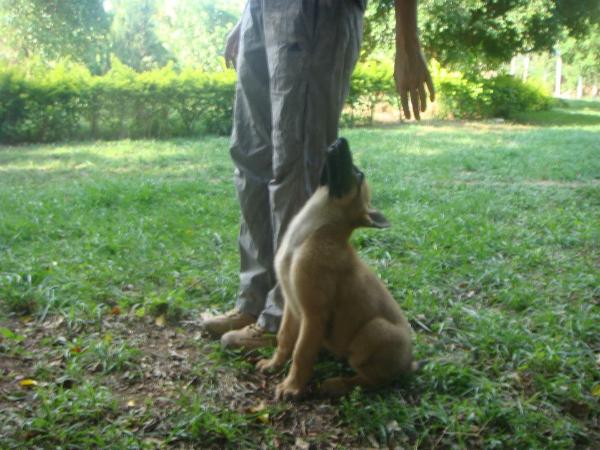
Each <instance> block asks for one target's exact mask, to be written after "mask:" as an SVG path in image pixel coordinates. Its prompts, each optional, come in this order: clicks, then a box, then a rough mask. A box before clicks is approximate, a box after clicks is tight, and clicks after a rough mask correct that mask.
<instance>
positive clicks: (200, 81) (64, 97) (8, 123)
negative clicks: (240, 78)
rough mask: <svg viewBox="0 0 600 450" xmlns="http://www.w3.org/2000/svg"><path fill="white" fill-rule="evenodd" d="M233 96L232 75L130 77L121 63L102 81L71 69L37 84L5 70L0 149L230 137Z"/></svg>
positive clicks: (0, 85) (165, 72) (166, 71)
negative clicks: (30, 144) (72, 142)
mask: <svg viewBox="0 0 600 450" xmlns="http://www.w3.org/2000/svg"><path fill="white" fill-rule="evenodd" d="M234 92H235V74H234V73H231V72H225V73H205V72H200V71H192V70H188V71H183V72H181V73H176V72H175V71H174V70H173V69H172V68H171V67H166V68H163V69H160V70H155V71H151V72H144V73H136V72H134V71H133V70H131V69H129V68H127V67H124V66H122V65H119V64H117V65H115V66H113V69H112V70H111V71H110V72H108V73H107V74H106V75H104V76H102V77H93V76H90V75H89V73H87V72H86V71H84V70H81V69H79V68H78V67H76V66H75V67H70V68H66V67H59V68H57V69H55V70H53V71H50V72H48V73H47V74H44V75H40V76H36V77H25V76H23V75H22V74H20V73H19V72H18V71H15V70H12V71H3V72H0V142H4V143H15V142H49V141H59V140H65V139H86V138H93V139H121V138H142V137H144V138H148V137H156V138H166V137H173V136H189V135H192V134H197V133H200V132H209V133H220V134H223V133H228V132H229V127H230V123H231V116H232V108H233V97H234Z"/></svg>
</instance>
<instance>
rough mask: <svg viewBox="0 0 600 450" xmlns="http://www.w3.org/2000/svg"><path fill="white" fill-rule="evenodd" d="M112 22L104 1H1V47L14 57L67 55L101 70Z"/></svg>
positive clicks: (51, 57) (61, 56)
mask: <svg viewBox="0 0 600 450" xmlns="http://www.w3.org/2000/svg"><path fill="white" fill-rule="evenodd" d="M110 24H111V21H110V17H109V15H108V14H107V13H106V11H105V10H104V7H103V1H102V0H0V26H1V27H2V30H3V31H2V34H3V37H2V46H3V47H5V48H6V47H7V48H10V49H11V50H12V54H13V56H14V57H15V58H24V57H25V58H26V57H30V56H32V55H39V56H41V57H42V58H44V59H46V60H54V59H59V58H65V57H68V58H71V59H73V60H76V61H80V62H83V63H84V64H86V65H87V66H88V67H89V68H90V69H92V70H94V71H99V70H101V68H102V66H103V65H105V63H106V60H107V48H108V33H109V29H110Z"/></svg>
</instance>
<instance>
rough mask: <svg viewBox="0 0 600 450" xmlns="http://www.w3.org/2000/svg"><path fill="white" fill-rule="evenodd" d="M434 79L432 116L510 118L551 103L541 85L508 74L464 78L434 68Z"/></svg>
mask: <svg viewBox="0 0 600 450" xmlns="http://www.w3.org/2000/svg"><path fill="white" fill-rule="evenodd" d="M434 76H435V85H436V90H437V92H438V94H439V95H438V99H439V100H438V102H437V105H436V115H437V116H438V117H442V118H457V119H484V118H490V117H502V118H505V119H510V118H512V117H513V116H514V114H515V113H518V112H523V111H540V110H544V109H548V108H549V107H550V106H552V103H553V99H552V97H550V95H549V94H548V93H547V92H546V90H545V89H544V88H543V87H542V86H539V85H536V84H533V83H530V82H527V83H525V82H523V81H521V80H520V79H518V78H514V77H512V76H510V75H504V74H502V75H497V76H494V77H491V78H482V77H476V78H474V79H467V78H465V77H464V76H463V75H461V74H459V73H456V72H447V71H444V70H441V69H439V67H434Z"/></svg>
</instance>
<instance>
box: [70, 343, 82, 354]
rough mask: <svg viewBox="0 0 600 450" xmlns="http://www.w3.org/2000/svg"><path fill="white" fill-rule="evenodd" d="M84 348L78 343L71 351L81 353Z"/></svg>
mask: <svg viewBox="0 0 600 450" xmlns="http://www.w3.org/2000/svg"><path fill="white" fill-rule="evenodd" d="M82 351H83V350H82V348H81V347H80V346H79V345H76V346H75V347H73V348H71V353H81V352H82Z"/></svg>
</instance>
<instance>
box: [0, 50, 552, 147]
mask: <svg viewBox="0 0 600 450" xmlns="http://www.w3.org/2000/svg"><path fill="white" fill-rule="evenodd" d="M434 82H435V84H436V88H437V96H438V99H439V100H438V102H437V105H436V108H435V110H436V111H437V114H438V115H440V116H442V117H457V118H484V117H495V116H499V117H509V118H510V116H511V115H512V114H513V113H514V112H517V111H523V110H531V109H544V108H547V107H548V106H549V105H550V98H549V97H548V96H547V95H546V94H544V93H543V92H542V91H541V90H540V89H538V88H537V87H535V86H532V85H529V84H525V83H522V82H521V81H519V80H516V79H514V78H511V77H508V76H497V77H494V78H491V79H481V78H480V79H477V80H475V81H473V80H467V79H466V78H464V77H462V76H461V75H460V74H456V73H449V72H444V71H442V70H439V67H438V68H436V66H434ZM234 94H235V73H234V72H233V71H230V72H223V73H206V72H202V71H196V70H184V71H181V72H177V71H175V70H174V68H173V67H172V66H167V67H165V68H162V69H159V70H154V71H150V72H144V73H137V72H134V71H133V70H131V69H129V68H128V67H126V66H124V65H122V64H120V63H118V61H115V62H113V68H112V69H111V71H110V72H108V73H107V74H105V75H103V76H99V77H98V76H91V75H90V74H89V72H87V71H86V70H85V69H83V68H81V67H80V66H76V65H59V66H58V67H56V68H55V69H53V70H50V71H47V72H42V73H40V72H37V73H36V74H35V75H33V76H31V75H29V76H26V75H25V74H24V73H23V72H22V71H20V70H18V69H4V70H0V143H19V142H50V141H61V140H68V139H121V138H168V137H175V136H192V135H196V134H199V133H218V134H227V133H229V131H230V128H231V118H232V108H233V100H234ZM380 103H388V104H392V105H393V106H394V107H398V103H397V97H396V95H395V90H394V82H393V78H392V68H391V66H390V65H388V64H383V63H378V62H374V61H371V62H367V63H361V64H359V65H358V66H357V67H356V70H355V71H354V74H353V77H352V83H351V88H350V92H349V96H348V107H347V108H346V109H345V111H344V122H345V123H346V124H348V125H357V124H370V123H372V121H373V112H374V108H375V105H377V104H380Z"/></svg>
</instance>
